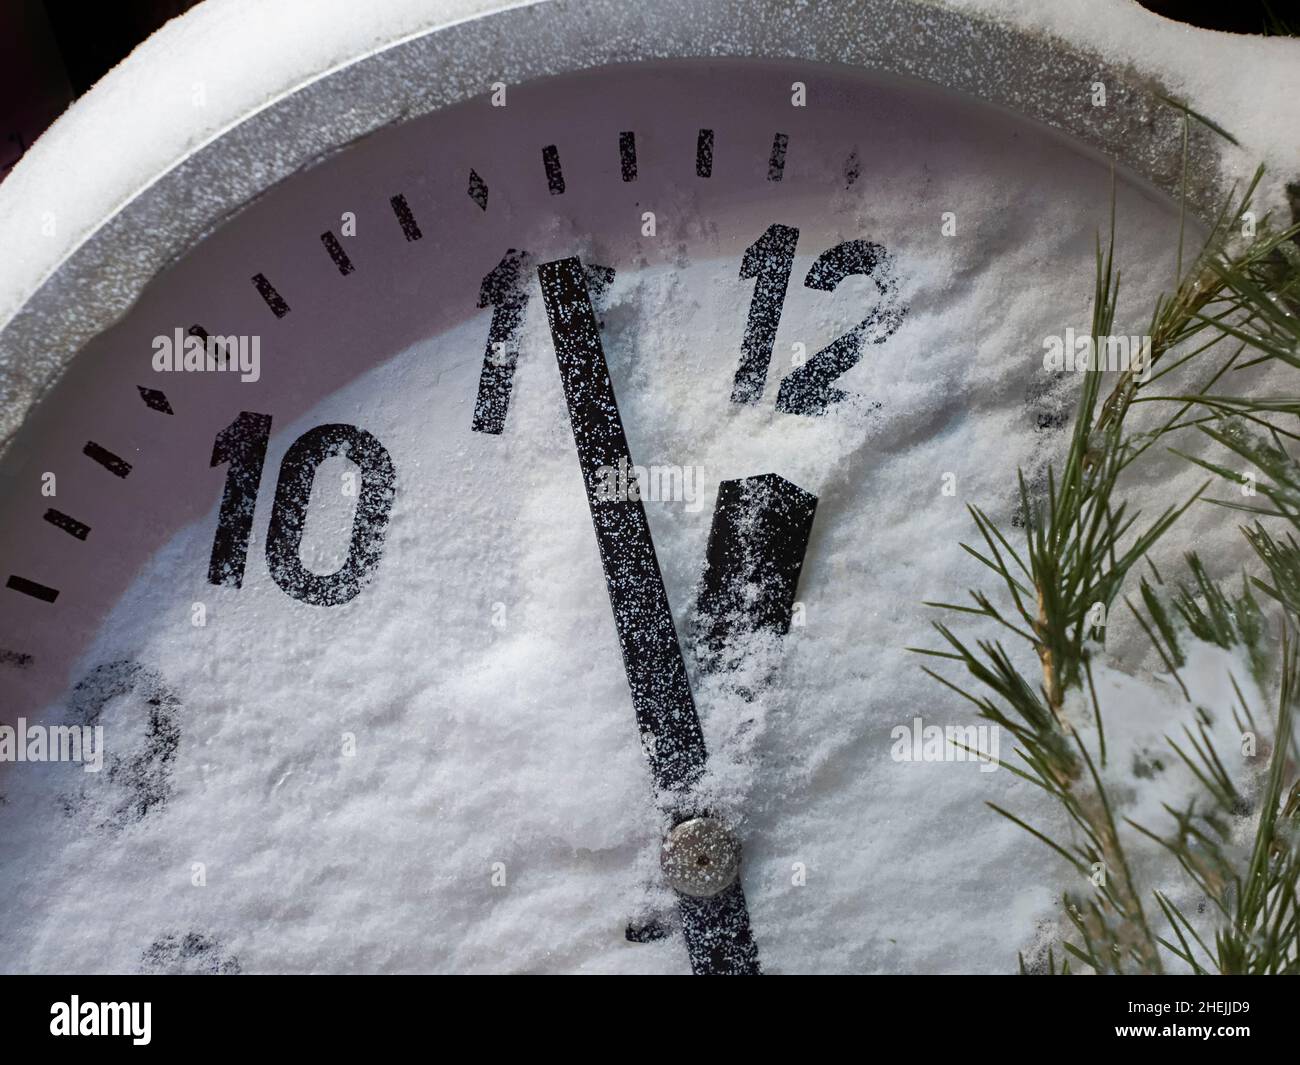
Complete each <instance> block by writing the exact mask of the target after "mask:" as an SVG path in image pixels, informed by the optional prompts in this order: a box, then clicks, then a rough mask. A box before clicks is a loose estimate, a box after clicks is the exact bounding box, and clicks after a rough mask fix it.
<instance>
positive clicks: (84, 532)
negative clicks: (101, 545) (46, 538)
mask: <svg viewBox="0 0 1300 1065" xmlns="http://www.w3.org/2000/svg"><path fill="white" fill-rule="evenodd" d="M45 520H46V521H48V522H49V523H50V524H51V525H53V526H54V527H55V528H56V529H62V530H63V531H64V532H65V533H67V534H68V535H69V536H75V537H76V538H77V539H78V540H84V539H85V538H86V537H87V536H89V535H90V526H89V525H87V524H86V523H85V522H83V521H78V520H77V519H76V518H74V517H71V516H70V515H68V514H64V513H63V511H61V510H55V509H54V508H53V507H50V509H49V510H47V511H46V512H45Z"/></svg>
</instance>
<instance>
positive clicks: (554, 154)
mask: <svg viewBox="0 0 1300 1065" xmlns="http://www.w3.org/2000/svg"><path fill="white" fill-rule="evenodd" d="M542 165H543V166H544V167H545V168H546V187H547V188H548V189H550V190H551V195H552V196H562V195H564V172H563V171H562V170H561V169H560V150H559V149H558V148H557V147H556V146H555V145H554V144H548V145H547V146H546V147H545V148H543V149H542Z"/></svg>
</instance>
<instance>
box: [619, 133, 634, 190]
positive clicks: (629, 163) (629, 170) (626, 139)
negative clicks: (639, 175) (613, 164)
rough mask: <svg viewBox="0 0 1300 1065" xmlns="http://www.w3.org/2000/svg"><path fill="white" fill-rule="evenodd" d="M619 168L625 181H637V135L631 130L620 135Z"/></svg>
mask: <svg viewBox="0 0 1300 1065" xmlns="http://www.w3.org/2000/svg"><path fill="white" fill-rule="evenodd" d="M618 168H619V172H620V173H621V174H622V175H623V180H624V181H635V180H636V134H635V133H633V132H632V131H631V130H628V131H626V132H624V133H620V134H619V135H618Z"/></svg>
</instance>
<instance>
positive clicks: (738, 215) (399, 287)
mask: <svg viewBox="0 0 1300 1065" xmlns="http://www.w3.org/2000/svg"><path fill="white" fill-rule="evenodd" d="M248 165H249V166H250V167H253V166H256V165H257V161H256V160H255V159H250V160H249V161H248ZM1110 186H1111V174H1110V170H1109V167H1108V166H1107V165H1106V164H1104V163H1103V162H1101V161H1100V160H1098V159H1095V158H1093V157H1092V156H1091V155H1089V154H1088V153H1086V152H1085V151H1084V150H1082V149H1080V148H1078V147H1076V146H1074V145H1072V144H1070V143H1069V142H1067V141H1065V140H1064V139H1062V138H1061V137H1060V136H1059V135H1057V134H1054V133H1050V132H1048V131H1046V130H1045V129H1044V128H1042V127H1038V126H1034V125H1032V124H1030V123H1028V122H1026V121H1022V120H1019V119H1015V118H1012V117H1008V116H1007V115H1005V114H1002V113H999V112H996V111H994V110H993V109H992V108H989V107H986V106H983V105H978V104H975V103H973V102H970V101H967V100H965V99H962V98H959V97H957V96H955V95H953V94H950V93H946V92H942V91H939V90H937V89H929V88H924V87H921V86H919V85H918V84H904V83H902V82H894V81H889V80H885V79H884V78H879V77H868V76H866V75H864V74H861V73H855V72H851V71H848V70H847V69H840V68H835V67H831V66H818V65H812V64H797V63H775V62H766V61H765V62H757V61H744V62H740V61H681V62H662V63H653V64H643V65H629V66H623V67H611V68H606V69H601V70H596V71H591V72H587V73H584V74H578V75H568V76H563V77H557V78H552V79H546V80H541V81H538V82H534V83H525V84H519V85H510V86H504V85H496V86H492V87H487V86H485V89H484V92H483V94H482V96H481V97H479V98H478V99H475V100H471V101H469V102H467V103H465V104H462V105H459V106H456V107H453V108H449V109H446V110H442V111H438V112H435V113H433V114H430V115H426V116H424V117H421V118H418V119H414V120H411V121H409V122H406V123H404V124H402V125H399V126H396V127H391V128H388V129H385V130H383V131H382V132H379V133H377V134H375V135H373V136H370V137H368V138H365V139H364V140H362V141H359V142H357V143H356V144H355V145H353V146H352V147H350V148H349V149H348V150H346V151H344V152H341V153H338V154H335V155H332V156H330V157H328V158H326V159H323V160H321V161H319V162H318V163H317V164H316V165H315V166H313V167H311V168H309V169H306V170H303V171H301V172H299V173H297V174H295V175H294V176H293V177H292V178H291V179H289V180H287V181H285V182H283V183H281V184H279V185H277V186H275V187H272V188H271V189H269V190H268V191H267V192H266V193H265V194H264V195H263V196H262V197H261V198H259V199H257V200H256V201H255V202H253V203H252V204H250V205H249V206H248V207H247V208H246V209H244V210H243V211H242V212H240V213H239V214H238V215H237V216H235V217H234V218H232V219H230V220H229V221H228V222H226V223H225V224H223V225H222V226H221V227H220V228H219V229H218V230H217V231H216V232H214V233H212V234H211V235H210V236H209V237H207V238H206V239H205V240H203V241H202V242H201V243H199V244H198V245H196V246H195V247H193V248H192V249H191V250H190V251H189V253H188V254H187V255H185V256H184V257H183V258H182V259H181V260H180V261H177V262H175V263H174V264H173V265H172V266H171V267H170V268H169V269H167V270H166V271H165V272H164V273H163V274H162V275H160V276H159V277H158V278H157V279H156V280H155V281H154V282H153V283H152V284H151V285H150V286H149V287H148V288H147V289H146V291H145V292H144V294H143V296H142V297H141V298H140V299H139V301H138V303H137V304H136V305H135V306H134V307H133V308H132V309H131V310H130V311H129V312H128V313H127V314H126V315H125V316H124V317H123V318H122V319H121V320H120V321H119V322H118V323H117V324H116V325H114V326H113V327H112V328H110V329H108V330H107V331H105V332H103V333H102V334H101V335H99V336H98V337H97V338H95V339H94V340H93V341H92V342H90V343H89V344H88V345H87V346H86V347H85V348H84V350H83V351H82V352H81V354H80V355H79V356H78V357H77V358H76V359H75V360H74V362H73V363H72V364H71V366H70V367H69V369H68V370H67V372H66V373H65V374H64V376H63V377H62V378H61V379H60V381H59V382H58V384H57V386H56V387H54V388H53V389H52V390H51V391H50V392H49V393H48V394H47V395H46V396H45V398H44V399H43V400H42V402H41V403H40V404H39V405H38V406H37V407H36V408H35V409H34V411H33V412H32V413H31V415H30V416H29V417H28V418H27V420H26V422H25V424H24V426H23V428H22V429H21V431H20V432H19V434H18V435H17V437H16V438H15V439H14V440H13V441H12V442H11V444H10V446H9V448H8V450H7V452H6V454H5V455H4V458H3V460H2V462H0V471H2V473H3V476H2V477H0V516H2V518H0V561H2V563H3V566H4V567H6V569H5V572H4V573H3V574H0V578H2V579H3V580H5V581H6V582H7V583H6V584H5V587H4V588H3V589H0V648H3V656H4V660H3V662H0V670H2V671H3V682H4V692H5V698H4V702H3V706H0V717H2V718H3V722H4V724H5V725H8V726H10V727H11V732H10V733H6V734H5V735H6V742H8V743H9V744H10V749H9V750H10V757H9V758H8V759H6V761H5V762H4V763H3V764H0V796H2V799H0V870H2V872H0V877H3V882H4V890H3V891H0V900H2V901H0V910H2V911H3V919H2V920H0V957H2V958H3V959H4V962H3V966H4V968H6V969H15V970H47V969H48V970H109V971H135V970H145V971H157V970H164V971H172V970H176V971H190V970H194V971H222V972H234V971H245V972H261V971H376V970H379V971H426V970H434V971H444V970H445V971H500V970H511V971H642V972H658V971H664V972H686V971H690V970H691V969H692V968H693V969H695V970H696V971H700V972H717V971H731V972H751V971H759V970H761V971H765V972H801V971H846V970H850V971H878V970H891V971H892V970H912V969H923V970H945V969H950V970H963V971H970V970H994V971H998V970H1006V969H1008V968H1009V967H1010V966H1011V965H1013V964H1014V955H1015V950H1016V949H1017V947H1018V946H1020V945H1022V944H1023V943H1025V942H1027V941H1028V940H1029V939H1030V938H1031V937H1032V935H1033V932H1034V928H1035V925H1036V923H1038V922H1040V921H1042V920H1044V919H1046V918H1047V917H1048V916H1050V914H1051V912H1052V906H1053V903H1054V900H1055V898H1056V897H1057V894H1058V892H1057V888H1056V886H1055V885H1054V884H1053V881H1052V878H1051V876H1050V875H1049V874H1048V873H1047V872H1045V871H1044V870H1046V869H1047V867H1048V861H1047V859H1046V858H1045V857H1044V856H1043V855H1040V854H1039V853H1038V851H1037V850H1036V849H1035V846H1034V843H1033V841H1032V840H1027V839H1026V840H1022V839H1021V838H1020V836H1019V835H1018V834H1017V833H1016V831H1015V829H1014V827H1010V826H1005V827H1004V826H1003V825H1002V824H1000V823H998V822H997V821H996V820H995V819H992V818H989V819H985V820H980V819H975V818H972V817H971V816H970V811H971V809H973V808H975V807H978V806H979V805H980V804H981V803H982V802H983V801H984V800H985V799H992V800H994V801H997V800H998V797H999V795H1002V794H1003V793H1005V792H1006V791H1008V790H1011V789H1014V788H1015V787H1016V785H1015V782H1014V780H1013V778H1012V775H1011V774H1010V773H1008V772H1006V771H997V768H996V765H990V764H980V763H978V762H974V761H971V762H956V763H954V762H953V761H952V760H951V759H950V758H949V759H947V760H940V761H937V762H934V761H927V760H925V759H922V760H920V761H917V760H914V759H912V758H911V757H910V754H911V753H912V752H911V748H910V746H909V748H908V751H907V752H905V753H904V755H900V754H899V744H898V743H897V742H896V740H895V739H894V738H893V737H894V736H895V735H896V730H897V729H898V727H899V726H905V727H906V728H909V729H910V728H912V727H913V726H914V725H915V726H916V727H918V728H920V727H921V725H922V722H924V723H925V724H937V725H940V726H944V725H958V724H970V723H972V719H971V718H969V717H968V716H967V715H966V712H965V710H964V709H963V708H961V707H958V706H954V705H953V700H952V699H949V698H947V697H945V696H943V695H942V694H940V693H939V692H938V691H937V690H936V689H935V688H934V687H933V686H932V685H931V684H930V683H929V682H928V681H927V680H926V679H925V678H924V677H923V676H921V674H920V672H919V670H918V669H917V667H916V665H915V663H914V662H912V661H910V660H909V656H908V654H907V652H906V650H905V648H906V646H907V645H908V644H915V643H917V642H921V641H922V639H923V633H924V626H925V624H926V617H925V612H924V609H923V608H922V607H920V606H919V603H920V602H921V601H922V600H924V599H927V598H936V597H941V596H939V595H938V594H937V593H941V592H942V591H943V590H944V589H945V588H947V587H950V586H951V585H952V584H953V583H954V582H958V583H960V582H961V581H962V580H963V574H967V573H969V572H970V567H971V566H973V565H974V563H972V562H971V561H970V560H969V559H968V558H966V556H965V555H964V554H963V552H962V551H961V550H960V548H959V547H958V546H957V545H958V541H959V540H960V539H961V538H962V537H963V536H964V535H965V533H966V532H967V529H966V524H965V523H966V515H965V511H964V501H966V500H979V501H981V502H982V503H983V504H985V505H988V506H990V507H991V509H994V510H996V509H997V508H998V506H1001V507H1002V509H1003V511H1004V512H1005V513H1009V512H1010V510H1011V507H1012V505H1013V499H1014V496H1013V491H1012V489H1013V485H1014V476H1015V470H1016V467H1017V466H1022V467H1025V468H1026V469H1030V470H1032V469H1033V468H1034V466H1035V462H1036V460H1038V459H1040V458H1041V456H1042V453H1043V452H1044V451H1045V450H1046V449H1047V448H1049V447H1051V446H1052V443H1053V440H1054V433H1055V432H1056V430H1057V428H1058V427H1059V426H1060V425H1061V424H1062V423H1063V420H1064V415H1063V412H1064V410H1065V406H1064V404H1065V403H1066V402H1068V400H1067V399H1066V398H1063V397H1068V384H1067V383H1065V382H1063V381H1061V380H1059V379H1057V378H1055V377H1053V376H1051V375H1050V374H1045V373H1044V371H1043V369H1042V350H1043V349H1042V340H1043V338H1044V337H1047V336H1050V335H1053V334H1059V333H1060V332H1061V331H1062V329H1063V328H1064V326H1066V325H1069V324H1074V325H1077V326H1078V327H1079V328H1080V329H1083V328H1086V324H1087V318H1086V315H1087V313H1088V307H1087V305H1086V292H1087V285H1086V283H1085V284H1081V283H1080V279H1081V278H1082V279H1083V281H1084V282H1086V281H1087V277H1088V274H1089V270H1090V267H1089V262H1090V256H1091V254H1092V246H1093V239H1094V234H1095V232H1096V230H1097V228H1098V227H1099V226H1104V225H1105V224H1106V223H1107V220H1108V211H1109V203H1110V196H1111V187H1110ZM1116 198H1117V212H1118V215H1119V218H1120V220H1121V222H1122V223H1123V232H1124V233H1125V235H1126V236H1125V239H1126V241H1127V242H1128V246H1127V248H1126V251H1127V253H1128V256H1129V257H1130V258H1131V259H1136V260H1139V261H1142V260H1146V261H1153V262H1154V261H1160V262H1164V261H1166V259H1167V258H1168V255H1167V254H1166V249H1167V248H1169V247H1170V246H1171V243H1172V241H1173V240H1175V239H1176V231H1177V228H1176V227H1177V222H1176V212H1175V211H1173V210H1172V209H1171V208H1170V206H1169V205H1168V204H1167V203H1166V201H1164V200H1163V199H1162V198H1161V197H1159V196H1158V195H1156V194H1155V193H1153V192H1151V191H1149V190H1148V189H1147V188H1146V187H1145V186H1143V185H1141V184H1139V183H1138V182H1136V181H1135V180H1130V179H1127V178H1125V177H1124V176H1123V175H1120V177H1119V178H1118V188H1117V191H1116ZM1155 283H1156V282H1155V281H1154V280H1153V281H1152V282H1151V284H1152V285H1154V284H1155ZM1134 288H1135V292H1137V293H1138V295H1135V296H1134V297H1133V298H1134V299H1135V300H1137V301H1138V302H1139V303H1140V302H1141V293H1142V292H1143V284H1142V283H1140V282H1139V283H1137V284H1136V285H1135V286H1134ZM1063 315H1064V316H1066V317H1065V318H1063ZM1069 315H1073V318H1070V317H1069ZM999 501H1000V502H999ZM918 719H919V720H918ZM56 726H76V727H77V728H78V730H79V731H78V736H84V737H85V738H86V739H87V743H86V749H85V750H84V751H83V752H82V754H83V756H84V757H83V761H82V762H81V763H78V762H75V761H70V760H66V759H65V760H61V761H60V760H50V757H45V756H44V755H43V754H42V745H44V744H48V745H51V746H55V745H57V744H58V743H60V742H65V743H67V742H70V741H69V740H67V738H66V737H67V733H64V734H62V736H63V738H62V739H60V734H59V733H57V732H55V731H54V729H55V727H56ZM96 730H98V731H96ZM96 737H98V740H97V739H96ZM38 741H39V742H38ZM981 742H985V743H986V745H987V744H992V743H995V738H994V737H987V736H986V737H982V738H981ZM100 744H102V746H100ZM921 746H922V744H921V736H920V734H918V736H917V743H916V747H917V748H918V749H920V748H921ZM17 750H21V751H22V752H23V753H22V754H16V753H14V752H15V751H17ZM65 753H66V752H65ZM988 753H990V754H992V755H995V756H996V755H997V754H998V752H997V751H996V750H992V751H989V752H988ZM1004 753H1007V754H1009V751H1008V752H1004ZM28 755H31V757H30V758H28V757H27V756H28ZM45 755H50V756H51V757H52V752H50V751H45ZM18 758H22V759H23V760H22V761H18V760H16V759H18ZM94 763H98V764H97V765H96V764H94ZM96 770H97V771H96Z"/></svg>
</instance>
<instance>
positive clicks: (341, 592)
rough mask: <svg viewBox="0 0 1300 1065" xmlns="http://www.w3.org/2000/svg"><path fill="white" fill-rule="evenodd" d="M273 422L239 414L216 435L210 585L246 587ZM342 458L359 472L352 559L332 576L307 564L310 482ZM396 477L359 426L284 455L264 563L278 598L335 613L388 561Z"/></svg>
mask: <svg viewBox="0 0 1300 1065" xmlns="http://www.w3.org/2000/svg"><path fill="white" fill-rule="evenodd" d="M270 436H271V416H270V415H269V414H256V413H254V412H252V411H242V412H240V415H239V417H238V418H236V419H235V420H234V421H233V422H231V423H230V424H229V425H228V426H226V427H225V428H224V429H222V430H221V432H219V433H218V434H217V439H216V441H215V442H214V444H213V447H212V463H211V464H212V465H213V466H222V465H228V466H229V469H228V470H227V471H226V486H225V491H224V492H223V493H222V497H221V510H220V512H219V513H218V515H217V531H216V534H215V535H214V536H213V538H212V556H211V559H210V560H209V562H208V583H209V584H217V585H226V586H228V587H232V588H239V587H241V586H242V585H243V582H244V567H245V564H246V563H247V560H248V541H249V539H250V536H251V534H252V530H253V512H254V510H255V509H256V507H257V492H258V489H259V488H260V486H261V483H262V467H263V466H264V465H265V463H266V445H267V441H268V440H269V439H270ZM335 455H342V456H344V457H346V458H348V459H350V460H351V461H352V462H354V463H356V465H357V466H358V467H360V469H361V487H360V489H359V490H358V493H357V509H356V514H355V516H354V517H353V520H352V539H351V542H350V544H349V547H348V557H347V559H346V560H344V562H343V565H342V566H340V567H339V568H338V569H337V570H335V571H334V572H333V573H328V574H320V573H313V572H311V570H309V569H307V567H306V566H304V565H303V564H302V558H301V549H302V533H303V525H304V523H305V521H306V517H307V504H308V501H309V500H310V498H311V487H312V482H313V480H315V477H316V470H317V469H318V468H319V466H320V464H321V463H322V462H324V461H325V460H326V459H328V458H332V457H334V456H335ZM395 481H396V472H395V471H394V469H393V461H392V459H391V458H390V457H389V454H388V451H387V450H386V449H385V448H384V445H383V444H381V443H380V442H379V441H378V440H376V439H375V438H374V437H373V436H371V435H370V433H368V432H366V431H365V430H364V429H358V428H357V427H356V426H355V425H318V426H316V428H314V429H309V430H308V431H307V432H305V433H303V434H302V436H300V437H299V438H298V439H297V440H295V441H294V443H293V445H292V446H291V447H290V448H289V450H288V451H287V452H285V456H284V460H283V461H282V462H281V463H280V477H279V480H278V481H277V483H276V486H275V504H274V506H273V507H272V510H271V522H270V526H269V528H268V529H267V535H266V561H267V566H268V567H269V569H270V571H271V577H272V579H274V581H275V583H276V584H277V585H279V586H280V589H281V591H283V592H285V593H286V594H287V595H291V596H293V597H294V598H295V599H298V600H301V601H302V602H304V603H313V604H315V605H318V606H338V605H340V604H342V603H346V602H348V601H349V600H350V599H352V598H353V597H354V596H355V595H356V594H357V593H358V592H359V591H360V590H361V588H362V586H363V585H364V583H365V581H366V580H367V579H368V577H369V576H370V573H371V571H372V570H374V568H375V566H377V565H378V564H379V559H380V556H381V555H382V553H383V545H384V535H385V533H386V532H387V530H388V512H389V510H390V509H392V505H393V492H394V484H395Z"/></svg>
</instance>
